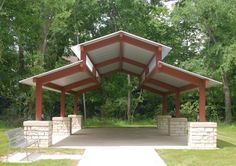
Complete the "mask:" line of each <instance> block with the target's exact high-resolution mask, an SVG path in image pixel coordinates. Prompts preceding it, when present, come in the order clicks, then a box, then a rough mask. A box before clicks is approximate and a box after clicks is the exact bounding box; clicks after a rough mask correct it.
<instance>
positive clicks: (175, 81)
mask: <svg viewBox="0 0 236 166" xmlns="http://www.w3.org/2000/svg"><path fill="white" fill-rule="evenodd" d="M151 78H153V79H156V80H159V81H161V82H164V83H167V84H169V85H172V86H175V87H178V88H179V87H182V86H185V85H188V84H189V82H187V81H185V80H181V79H179V78H177V77H172V76H170V75H167V74H165V73H155V74H153V75H152V77H151Z"/></svg>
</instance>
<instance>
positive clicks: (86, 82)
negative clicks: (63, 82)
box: [64, 78, 95, 92]
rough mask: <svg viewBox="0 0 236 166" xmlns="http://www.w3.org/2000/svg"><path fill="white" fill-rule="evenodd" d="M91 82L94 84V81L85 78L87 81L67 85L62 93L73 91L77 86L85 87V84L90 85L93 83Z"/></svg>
mask: <svg viewBox="0 0 236 166" xmlns="http://www.w3.org/2000/svg"><path fill="white" fill-rule="evenodd" d="M93 82H95V81H94V79H92V78H87V79H84V80H81V81H78V82H74V83H72V84H69V85H67V86H65V87H64V91H65V92H67V91H69V90H71V89H74V88H77V87H79V86H83V85H86V84H90V83H93Z"/></svg>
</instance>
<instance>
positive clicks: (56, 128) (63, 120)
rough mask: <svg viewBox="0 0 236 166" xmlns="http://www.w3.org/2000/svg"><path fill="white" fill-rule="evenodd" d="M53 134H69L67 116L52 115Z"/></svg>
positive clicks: (68, 119)
mask: <svg viewBox="0 0 236 166" xmlns="http://www.w3.org/2000/svg"><path fill="white" fill-rule="evenodd" d="M52 123H53V135H54V136H68V135H70V118H68V117H53V118H52Z"/></svg>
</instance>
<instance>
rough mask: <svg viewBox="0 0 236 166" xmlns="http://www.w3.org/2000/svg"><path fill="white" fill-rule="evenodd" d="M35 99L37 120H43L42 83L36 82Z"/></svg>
mask: <svg viewBox="0 0 236 166" xmlns="http://www.w3.org/2000/svg"><path fill="white" fill-rule="evenodd" d="M35 99H36V101H35V103H36V104H35V109H36V112H35V120H42V83H40V82H36V89H35Z"/></svg>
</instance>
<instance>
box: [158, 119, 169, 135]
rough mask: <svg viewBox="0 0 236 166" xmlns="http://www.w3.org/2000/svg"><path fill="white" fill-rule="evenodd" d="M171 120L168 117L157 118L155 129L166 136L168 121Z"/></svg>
mask: <svg viewBox="0 0 236 166" xmlns="http://www.w3.org/2000/svg"><path fill="white" fill-rule="evenodd" d="M170 118H171V116H170V115H159V116H157V128H158V130H159V131H161V132H163V133H165V134H168V121H169V119H170Z"/></svg>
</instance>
